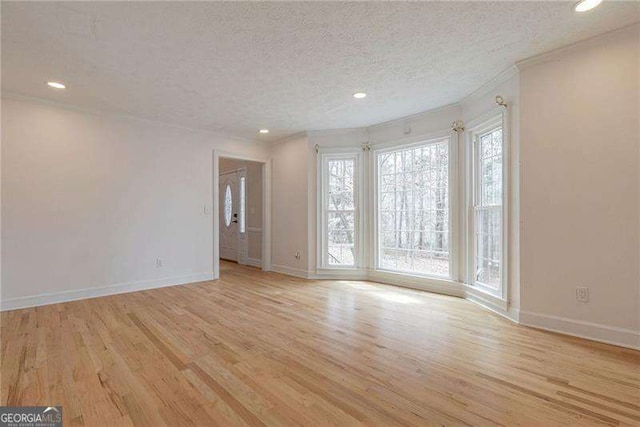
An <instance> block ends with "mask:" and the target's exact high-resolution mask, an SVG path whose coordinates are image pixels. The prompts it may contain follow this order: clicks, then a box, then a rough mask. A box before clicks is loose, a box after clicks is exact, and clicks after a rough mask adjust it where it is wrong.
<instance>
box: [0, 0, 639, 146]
mask: <svg viewBox="0 0 640 427" xmlns="http://www.w3.org/2000/svg"><path fill="white" fill-rule="evenodd" d="M572 4H573V2H568V3H567V2H491V3H488V2H423V3H414V2H397V3H391V2H380V3H378V2H376V3H346V2H341V3H337V2H331V3H329V2H326V3H325V2H277V3H275V2H274V3H253V2H252V3H249V2H224V3H223V2H212V3H201V2H189V3H184V2H64V3H63V2H59V3H58V2H6V1H3V2H2V89H3V91H9V92H14V93H19V94H23V95H28V96H35V97H39V98H45V99H49V100H54V101H58V102H63V103H68V104H73V105H76V106H79V107H84V108H90V109H98V110H101V111H109V112H114V113H119V114H131V115H135V116H139V117H143V118H148V119H153V120H162V121H166V122H171V123H175V124H179V125H183V126H189V127H196V128H203V129H209V130H213V131H217V132H221V133H226V134H231V135H236V136H242V137H247V138H256V139H259V140H273V139H278V138H281V137H283V136H286V135H290V134H292V133H296V132H300V131H302V130H315V129H332V128H348V127H360V126H366V125H371V124H374V123H379V122H383V121H386V120H391V119H394V118H398V117H402V116H405V115H410V114H414V113H417V112H421V111H426V110H429V109H432V108H436V107H439V106H442V105H446V104H450V103H453V102H457V101H459V100H460V99H461V98H463V97H464V96H466V95H468V94H469V93H471V92H473V91H474V90H475V89H477V88H478V87H479V86H481V85H482V84H484V83H486V82H487V81H488V80H490V79H491V78H493V77H494V76H496V75H497V74H498V73H500V72H501V71H503V70H504V69H506V68H507V67H509V66H510V65H512V64H513V63H514V62H516V61H518V60H520V59H524V58H526V57H529V56H532V55H536V54H539V53H542V52H545V51H548V50H551V49H554V48H557V47H561V46H563V45H566V44H570V43H573V42H576V41H579V40H582V39H585V38H588V37H591V36H594V35H597V34H600V33H603V32H606V31H609V30H613V29H616V28H619V27H622V26H625V25H628V24H630V23H633V22H636V21H638V20H639V14H640V3H637V2H611V1H610V2H604V3H603V4H602V5H601V6H600V7H598V8H597V9H595V10H593V11H591V12H588V13H584V14H577V13H575V12H573V10H572V7H571V5H572ZM47 80H59V81H62V82H65V83H66V84H67V85H68V89H67V90H66V91H54V90H52V89H49V88H48V87H46V86H45V85H44V84H43V82H45V81H47ZM356 91H365V92H367V93H368V94H369V96H368V97H367V98H366V99H363V100H356V99H353V98H352V96H351V95H352V93H353V92H356ZM263 127H266V128H269V129H271V133H270V134H269V135H267V136H261V135H260V136H258V135H256V130H257V129H259V128H263Z"/></svg>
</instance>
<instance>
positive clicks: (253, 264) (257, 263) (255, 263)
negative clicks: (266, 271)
mask: <svg viewBox="0 0 640 427" xmlns="http://www.w3.org/2000/svg"><path fill="white" fill-rule="evenodd" d="M246 265H249V266H251V267H258V268H262V260H261V259H257V258H247V259H246Z"/></svg>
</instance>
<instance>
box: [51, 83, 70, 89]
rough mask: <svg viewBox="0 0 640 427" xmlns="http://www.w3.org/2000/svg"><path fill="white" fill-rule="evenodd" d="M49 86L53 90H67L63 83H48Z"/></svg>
mask: <svg viewBox="0 0 640 427" xmlns="http://www.w3.org/2000/svg"><path fill="white" fill-rule="evenodd" d="M47 84H48V85H49V86H51V87H52V88H55V89H64V88H66V86H65V85H63V84H62V83H58V82H47Z"/></svg>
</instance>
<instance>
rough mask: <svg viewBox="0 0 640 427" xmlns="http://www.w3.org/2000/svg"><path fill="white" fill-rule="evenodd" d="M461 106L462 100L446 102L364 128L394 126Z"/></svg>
mask: <svg viewBox="0 0 640 427" xmlns="http://www.w3.org/2000/svg"><path fill="white" fill-rule="evenodd" d="M460 106H461V104H460V102H454V103H451V104H446V105H443V106H440V107H436V108H432V109H431V110H426V111H421V112H419V113H415V114H411V115H409V116H403V117H398V118H395V119H391V120H387V121H386V122H382V123H376V124H374V125H371V126H367V127H365V128H364V129H367V130H369V129H371V130H373V129H377V128H382V127H389V126H394V125H396V124H399V123H404V122H409V121H414V120H419V119H422V118H423V117H427V116H430V115H432V114H435V113H439V112H441V111H444V110H448V109H452V108H458V107H460Z"/></svg>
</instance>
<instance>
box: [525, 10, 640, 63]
mask: <svg viewBox="0 0 640 427" xmlns="http://www.w3.org/2000/svg"><path fill="white" fill-rule="evenodd" d="M638 29H640V24H639V23H637V22H634V23H633V24H629V25H626V26H624V27H621V28H617V29H615V30H611V31H608V32H606V33H602V34H598V35H595V36H593V37H589V38H588V39H583V40H580V41H577V42H575V43H572V44H570V45H566V46H562V47H560V48H558V49H554V50H551V51H548V52H544V53H541V54H539V55H534V56H531V57H529V58H525V59H522V60H520V61H518V62H516V64H515V66H516V67H517V68H518V70H520V71H522V70H526V69H527V68H530V67H533V66H535V65H538V64H542V63H545V62H548V61H552V60H554V59H556V58H558V57H559V56H562V55H566V54H567V53H568V52H571V51H573V50H574V49H575V48H578V47H581V46H588V45H593V44H597V43H600V42H601V41H602V40H606V39H607V38H609V37H612V36H616V35H617V34H619V33H623V32H625V31H633V30H635V31H637V30H638Z"/></svg>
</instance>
